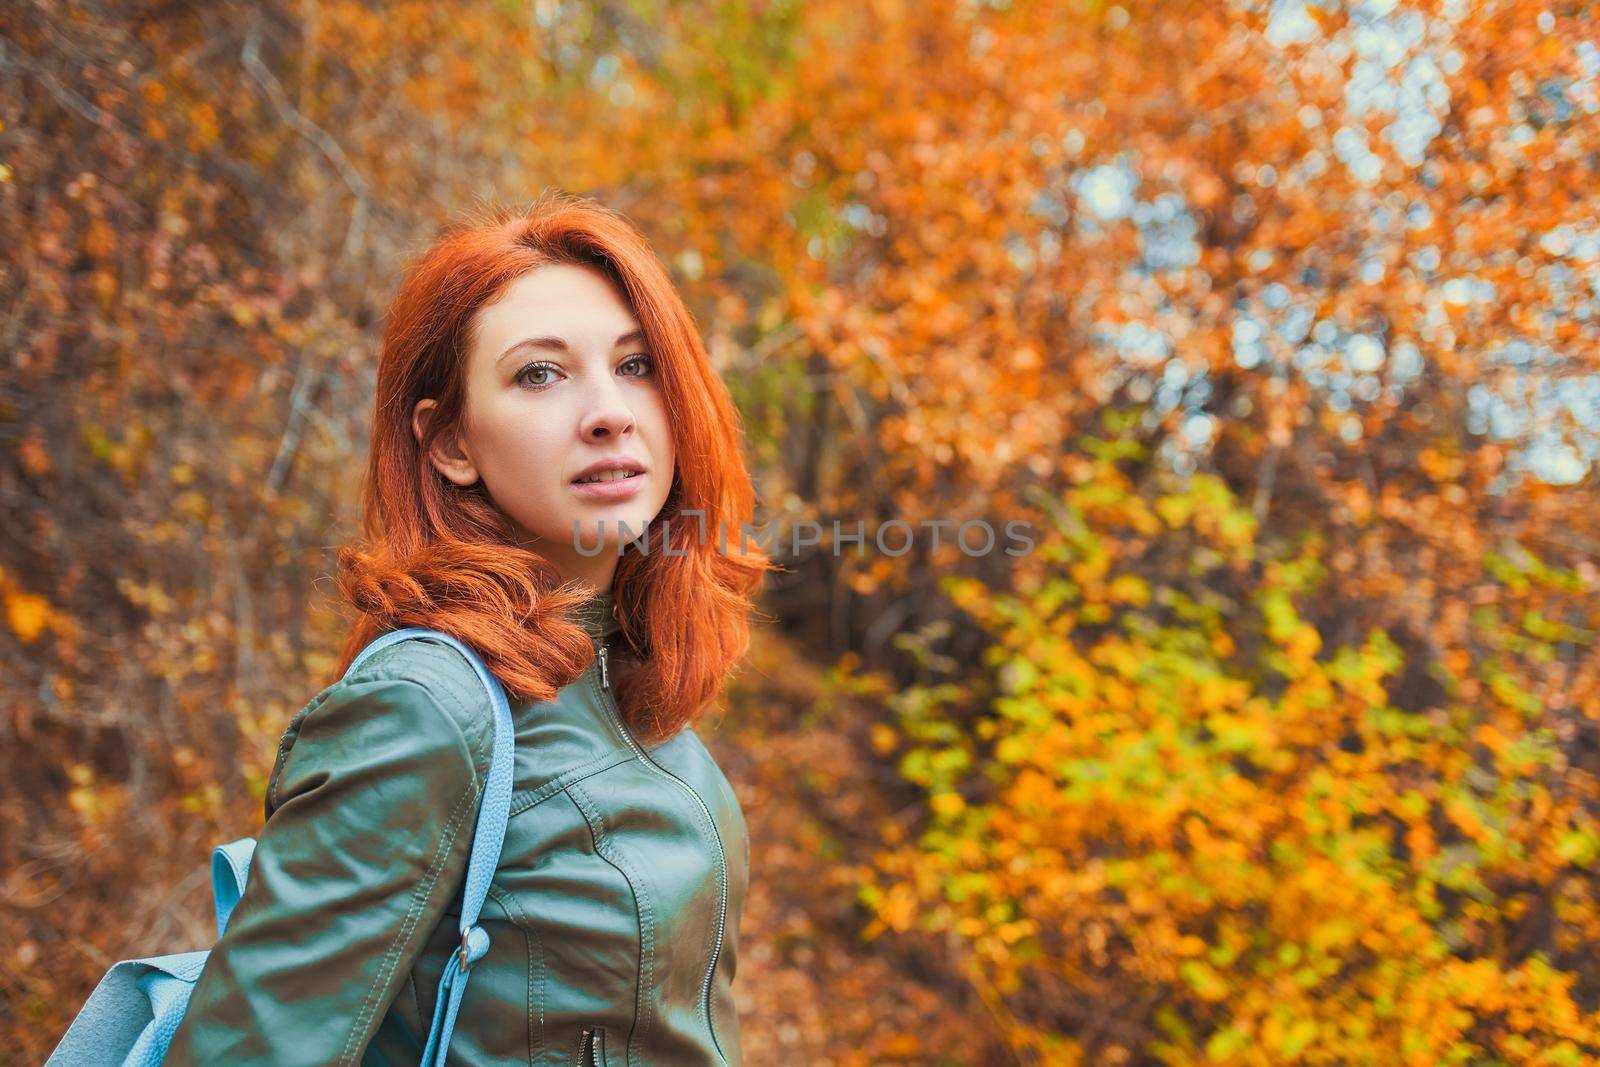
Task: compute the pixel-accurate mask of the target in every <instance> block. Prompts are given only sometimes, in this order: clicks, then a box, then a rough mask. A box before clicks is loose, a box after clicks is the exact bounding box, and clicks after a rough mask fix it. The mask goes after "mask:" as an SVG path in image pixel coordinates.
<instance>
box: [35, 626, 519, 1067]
mask: <svg viewBox="0 0 1600 1067" xmlns="http://www.w3.org/2000/svg"><path fill="white" fill-rule="evenodd" d="M415 637H428V638H432V639H434V640H437V641H443V642H444V643H446V644H448V645H450V646H451V647H453V648H454V649H456V650H457V651H458V652H460V653H461V654H462V655H463V656H465V657H467V661H468V662H470V663H471V664H472V666H473V668H474V669H475V670H476V671H477V672H478V679H479V680H480V681H481V682H483V685H484V688H485V689H487V690H488V691H489V700H490V702H491V703H492V704H493V706H494V752H493V757H492V759H491V762H490V765H489V784H488V788H487V789H485V790H484V794H483V802H482V806H481V807H480V808H479V810H478V825H477V829H476V831H475V832H474V833H473V837H472V858H471V860H470V861H469V862H468V864H467V882H466V889H465V891H464V896H463V898H462V902H461V927H460V928H461V950H460V951H459V952H457V953H456V954H455V955H453V956H451V957H450V963H449V965H448V966H446V967H445V970H444V974H443V975H442V976H441V977H440V979H439V996H438V1001H437V1006H436V1007H435V1009H434V1013H433V1024H432V1026H430V1027H429V1028H428V1043H427V1047H426V1048H425V1049H424V1051H423V1053H422V1062H423V1063H424V1064H426V1065H429V1067H433V1065H435V1064H437V1065H438V1067H444V1062H445V1055H446V1053H447V1052H448V1051H449V1048H450V1034H451V1033H452V1032H453V1031H454V1030H455V1025H456V1011H457V1009H459V1008H460V1006H461V995H462V993H464V992H465V991H466V988H467V978H468V977H469V976H470V975H471V973H472V972H471V968H472V964H473V963H474V962H476V961H477V960H478V959H480V958H481V957H482V956H483V954H484V953H485V952H487V951H488V950H489V935H488V933H487V932H486V931H485V930H484V929H483V928H482V927H481V926H478V925H477V921H478V912H479V910H480V909H481V908H482V907H483V902H484V898H485V897H487V896H488V894H489V880H490V879H491V878H492V877H493V876H494V872H495V868H496V867H497V866H498V865H499V862H500V846H501V844H502V843H503V842H504V841H505V836H506V817H507V816H508V815H509V814H510V811H511V769H512V755H513V752H512V748H513V745H514V744H515V742H514V740H513V735H512V730H511V706H510V705H509V704H508V703H507V701H506V694H505V690H504V689H502V688H501V687H500V683H499V681H497V680H496V679H495V677H494V675H493V674H491V673H489V669H488V668H487V667H485V666H484V665H483V661H482V660H480V659H479V658H478V656H477V654H476V653H474V652H473V651H472V650H471V649H470V648H468V647H467V646H466V645H465V644H463V643H462V642H460V641H458V640H456V639H455V638H454V637H451V636H450V635H449V634H444V633H440V632H438V631H437V630H428V629H423V628H422V627H418V626H412V627H407V628H406V629H403V630H395V631H393V632H391V633H386V634H383V635H382V636H380V637H378V638H376V639H374V640H373V641H372V643H370V644H369V645H367V647H366V648H364V649H362V650H361V652H360V654H358V655H357V656H356V658H355V659H354V660H353V661H352V662H351V664H350V668H349V670H347V671H345V674H344V676H345V677H346V678H348V677H349V676H350V674H351V672H353V671H354V670H355V669H356V668H357V667H359V666H360V665H361V663H362V661H364V660H365V659H366V658H367V657H369V656H371V655H372V654H373V653H374V652H377V651H378V650H379V649H382V648H387V647H388V646H389V645H392V644H394V643H395V642H397V641H405V640H407V639H409V638H415ZM255 847H256V842H255V839H254V838H251V837H244V838H240V839H239V840H237V841H232V842H229V843H228V844H226V845H220V846H218V847H217V849H216V850H215V851H214V852H213V853H212V855H211V891H212V898H213V901H214V903H215V906H216V912H217V936H218V937H219V938H220V937H221V936H222V935H223V933H224V932H225V931H226V930H227V928H228V916H229V915H231V914H232V913H233V909H234V906H235V905H236V904H238V903H239V899H240V897H242V896H243V895H244V887H245V880H246V878H247V877H248V875H249V873H250V857H251V855H252V853H254V851H255ZM210 955H211V950H210V949H200V950H198V951H195V952H177V953H173V954H172V955H168V956H147V957H145V958H143V959H136V960H123V961H121V962H120V963H118V964H117V965H116V966H114V967H112V968H111V970H109V971H107V972H106V975H105V977H104V978H102V979H101V980H100V984H99V985H97V986H95V988H94V992H93V993H91V994H90V995H89V999H88V1001H86V1002H85V1003H84V1006H83V1008H82V1010H81V1011H79V1012H78V1015H77V1017H76V1018H74V1019H73V1020H72V1025H71V1026H69V1027H68V1028H67V1032H66V1034H65V1035H64V1036H63V1037H62V1038H61V1043H60V1044H59V1045H57V1046H56V1050H55V1051H54V1052H52V1053H51V1054H50V1058H49V1059H48V1060H47V1061H45V1067H90V1065H92V1067H114V1065H121V1067H157V1065H159V1064H160V1063H161V1061H162V1060H163V1059H165V1058H166V1055H167V1045H168V1044H169V1043H170V1042H171V1041H172V1035H173V1034H175V1033H177V1031H178V1024H179V1023H181V1022H182V1021H183V1013H184V1010H185V1009H186V1008H187V1007H188V1006H189V994H190V993H191V992H192V991H193V990H194V985H195V982H196V981H197V980H198V979H199V977H200V972H201V971H202V970H203V969H204V968H205V965H206V959H207V957H209V956H210Z"/></svg>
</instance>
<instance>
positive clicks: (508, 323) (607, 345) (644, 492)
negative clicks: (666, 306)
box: [412, 264, 675, 590]
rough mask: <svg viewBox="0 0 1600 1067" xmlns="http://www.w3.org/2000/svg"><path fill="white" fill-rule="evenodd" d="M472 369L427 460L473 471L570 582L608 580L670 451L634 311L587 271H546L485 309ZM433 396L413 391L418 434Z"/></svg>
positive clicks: (643, 521)
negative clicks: (617, 471)
mask: <svg viewBox="0 0 1600 1067" xmlns="http://www.w3.org/2000/svg"><path fill="white" fill-rule="evenodd" d="M466 374H467V399H466V411H465V413H464V416H463V420H462V422H463V425H462V428H461V431H460V432H459V433H458V434H456V435H453V436H454V440H441V441H439V442H438V443H437V444H436V445H435V448H434V452H433V454H432V455H430V457H429V458H430V460H431V461H432V462H433V464H434V466H435V467H436V468H438V470H439V471H440V472H441V473H442V474H443V475H444V476H445V477H447V478H449V479H450V480H451V481H453V482H455V483H456V484H458V485H471V484H473V483H474V482H475V481H477V480H478V479H479V478H480V477H481V478H482V479H483V481H484V485H485V488H486V489H487V490H488V492H489V496H490V498H491V499H492V500H493V501H494V502H495V504H496V505H497V506H498V507H499V508H500V510H501V511H503V512H504V513H505V515H506V516H507V517H508V518H509V519H510V520H511V522H512V524H513V527H514V529H515V530H516V532H517V536H518V538H519V541H520V542H521V543H522V544H523V545H524V546H525V547H527V548H530V549H532V550H533V551H536V552H538V553H539V554H540V555H542V556H544V557H545V558H546V559H548V560H549V561H550V563H551V564H552V565H554V566H555V567H556V569H557V570H558V571H560V572H561V575H562V577H563V578H564V579H566V580H569V581H570V580H580V581H583V582H586V583H588V584H591V585H592V586H593V587H594V588H595V589H596V590H606V589H609V588H610V587H611V577H612V574H613V573H614V572H615V570H616V564H617V545H618V543H619V536H618V535H619V532H620V531H619V523H625V524H626V525H627V527H628V531H629V536H630V537H637V536H639V535H640V534H642V533H643V532H644V529H645V526H646V525H647V524H648V523H649V522H650V521H651V520H652V519H654V518H655V517H656V515H657V514H658V513H659V512H660V510H661V507H662V505H663V504H665V503H666V499H667V492H668V491H669V490H670V489H671V487H672V475H673V463H674V459H675V457H674V449H673V441H672V434H671V430H670V427H669V426H668V425H667V414H666V408H665V405H664V404H663V402H662V397H661V390H660V385H659V381H658V379H657V377H656V371H655V367H654V365H653V364H652V362H651V356H650V354H649V352H648V350H647V349H646V347H645V342H644V334H643V332H642V331H641V330H640V327H639V322H638V320H637V319H635V318H634V315H633V312H632V311H631V310H630V309H629V307H628V305H627V304H626V303H625V302H624V301H623V300H622V298H621V296H620V295H619V294H618V292H617V290H616V289H615V288H614V287H613V286H612V284H611V282H610V281H609V280H608V279H607V278H606V277H605V276H604V275H602V274H600V273H599V272H598V271H596V270H593V269H592V268H589V267H584V266H573V265H567V264H554V265H550V266H546V267H540V268H538V269H536V270H534V271H532V272H530V273H528V274H525V275H523V276H522V277H520V278H518V279H517V280H516V281H514V282H512V283H511V285H510V286H509V287H508V288H507V290H506V293H505V295H504V296H503V297H502V298H501V299H500V300H499V301H497V302H496V303H493V304H490V305H487V306H485V307H484V308H482V309H481V310H480V311H479V313H478V319H477V330H476V335H475V338H474V341H473V345H472V351H471V352H470V353H469V354H468V359H467V368H466ZM435 404H436V401H435V400H432V399H426V400H421V401H419V402H418V403H417V405H416V408H415V409H414V411H413V414H412V428H413V430H414V431H415V432H416V433H417V434H418V435H419V440H420V434H421V427H422V425H423V421H424V419H425V418H426V417H427V413H428V412H429V411H430V410H431V408H432V407H434V406H435ZM445 436H446V437H447V438H448V437H451V436H452V435H448V434H447V435H445ZM614 463H616V464H621V465H622V466H623V467H624V468H625V469H627V470H630V471H633V472H634V473H632V474H631V475H630V476H629V477H627V478H624V479H622V480H617V481H609V482H587V483H585V482H580V479H581V478H583V476H584V475H585V474H587V473H588V472H589V471H591V469H593V467H594V466H595V465H596V464H599V465H601V466H611V465H613V464H614ZM602 477H615V476H614V475H608V474H604V472H602ZM575 526H576V533H575V532H574V527H575ZM602 536H603V537H604V541H603V544H604V550H603V551H600V552H598V553H596V551H595V550H596V548H597V547H599V546H600V545H601V544H602V541H601V538H602ZM580 547H581V548H582V551H579V549H580Z"/></svg>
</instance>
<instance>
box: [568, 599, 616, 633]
mask: <svg viewBox="0 0 1600 1067" xmlns="http://www.w3.org/2000/svg"><path fill="white" fill-rule="evenodd" d="M574 621H576V622H577V623H578V624H579V625H581V626H582V627H583V628H584V630H585V631H586V632H587V633H588V634H589V636H590V637H592V638H594V639H595V640H596V641H603V640H605V639H606V638H607V637H610V636H611V635H612V634H614V633H616V632H617V631H618V630H620V629H622V622H621V620H619V619H618V618H617V602H616V597H615V595H614V594H613V593H612V592H611V590H609V589H607V590H605V591H604V592H601V593H596V594H595V595H594V596H592V597H590V598H589V599H588V600H585V601H584V602H583V603H582V604H580V605H579V606H578V608H577V611H576V614H575V620H574Z"/></svg>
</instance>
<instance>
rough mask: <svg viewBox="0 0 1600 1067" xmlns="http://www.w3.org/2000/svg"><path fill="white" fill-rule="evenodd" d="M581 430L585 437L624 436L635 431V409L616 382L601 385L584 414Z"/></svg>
mask: <svg viewBox="0 0 1600 1067" xmlns="http://www.w3.org/2000/svg"><path fill="white" fill-rule="evenodd" d="M581 432H582V434H583V437H584V438H585V439H600V438H605V437H622V436H624V435H626V434H629V433H631V432H633V411H632V410H631V409H630V408H629V407H628V405H627V402H626V401H625V400H624V399H623V396H622V390H621V389H619V388H618V387H617V386H616V385H615V384H608V385H606V386H602V387H601V389H600V390H599V394H598V395H597V396H596V397H595V400H594V403H593V404H592V405H591V407H590V408H589V412H588V414H587V415H585V416H584V420H583V427H582V430H581Z"/></svg>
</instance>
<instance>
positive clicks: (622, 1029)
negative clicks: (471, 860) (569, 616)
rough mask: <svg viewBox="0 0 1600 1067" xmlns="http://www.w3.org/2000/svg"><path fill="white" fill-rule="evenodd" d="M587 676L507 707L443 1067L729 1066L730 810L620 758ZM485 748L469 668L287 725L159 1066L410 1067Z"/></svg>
mask: <svg viewBox="0 0 1600 1067" xmlns="http://www.w3.org/2000/svg"><path fill="white" fill-rule="evenodd" d="M612 604H613V601H612V597H611V594H610V593H609V592H608V593H603V594H600V595H598V596H596V597H594V598H592V599H591V600H590V601H589V602H588V604H586V605H585V607H584V610H583V611H582V612H581V613H580V621H582V623H583V625H584V627H585V628H586V629H587V630H588V631H589V634H590V636H591V637H593V638H594V640H595V646H596V652H597V655H596V662H595V663H594V664H593V665H591V666H590V668H589V669H588V670H587V671H585V672H584V674H583V675H582V676H581V677H580V678H578V680H577V681H575V682H573V683H572V684H571V685H569V686H567V687H566V688H564V689H562V690H561V691H560V692H559V693H558V694H557V696H556V699H555V700H554V701H551V702H549V703H533V702H516V701H513V702H512V705H511V710H512V717H513V721H514V723H515V730H516V772H515V775H514V792H513V794H512V799H511V817H510V820H509V822H508V824H507V826H506V837H505V846H504V848H503V850H502V852H501V855H500V865H499V868H498V870H497V871H496V872H495V876H494V880H493V883H492V884H491V886H490V889H489V898H488V900H487V901H486V902H485V904H484V908H483V913H482V915H481V917H480V918H479V920H478V921H479V924H480V925H481V926H482V927H483V928H484V929H485V930H486V931H487V932H488V934H489V937H490V946H489V951H488V954H487V955H485V956H484V957H483V958H482V959H480V960H478V961H477V962H476V963H475V964H474V965H473V969H472V976H471V979H470V981H469V982H468V983H467V990H466V995H465V997H464V998H463V1000H462V1003H461V1010H460V1015H459V1017H458V1018H457V1020H456V1027H455V1034H454V1036H453V1038H452V1040H451V1042H450V1056H449V1062H450V1063H452V1064H456V1063H460V1064H490V1063H493V1064H504V1063H508V1062H517V1063H522V1062H526V1063H528V1064H548V1065H551V1067H555V1065H566V1067H573V1065H582V1067H593V1065H595V1064H606V1065H610V1067H618V1065H623V1064H628V1065H646V1064H648V1065H652V1067H679V1065H682V1067H689V1065H694V1067H704V1065H718V1067H723V1065H726V1067H739V1065H740V1064H741V1062H742V1060H741V1056H740V1050H739V1016H738V1011H737V1009H736V1006H735V1004H734V1001H733V993H732V988H731V986H732V982H733V977H734V970H735V967H736V964H737V944H738V932H739V922H740V916H741V914H742V913H743V909H744V899H745V889H746V886H747V884H748V880H749V844H750V842H749V835H748V832H747V830H746V828H745V822H744V816H743V813H742V812H741V811H740V809H739V802H738V800H737V799H736V798H735V797H734V794H733V789H732V788H731V787H730V786H729V784H728V780H727V779H726V778H725V777H724V776H723V774H722V772H721V770H720V769H719V768H718V767H717V765H716V762H715V761H714V760H713V759H712V757H711V754H710V753H709V752H707V751H706V748H705V746H704V745H703V744H702V743H701V741H700V738H699V737H698V736H697V735H696V734H695V732H694V731H693V729H686V730H684V731H683V732H681V733H679V734H678V735H677V736H676V737H674V738H673V739H672V740H670V741H668V742H666V743H664V744H661V745H658V746H655V747H653V748H651V749H648V750H645V749H642V748H641V747H640V745H639V744H638V742H637V741H636V740H635V739H634V738H633V736H632V734H631V733H630V732H629V731H628V730H627V729H626V728H625V727H624V726H623V725H622V722H621V716H620V715H619V713H618V709H617V704H616V701H615V699H614V698H613V696H612V694H611V691H610V684H609V683H610V678H609V669H608V664H607V660H606V654H607V652H606V644H607V640H608V639H609V638H610V636H611V635H612V634H614V633H615V632H616V630H617V629H618V623H617V621H616V619H615V616H614V614H613V611H612ZM492 737H493V723H492V718H491V714H490V711H489V703H488V698H487V695H486V694H485V693H484V691H483V687H482V685H481V684H480V683H479V681H478V679H477V676H476V675H475V674H474V673H473V669H472V667H471V665H470V664H469V663H468V662H467V661H466V659H465V658H463V657H462V656H461V654H460V653H458V652H457V651H456V650H454V649H452V648H450V647H448V646H447V645H444V644H442V643H439V642H435V641H426V640H413V641H401V642H398V643H397V644H395V645H394V646H392V647H390V648H386V649H384V650H382V651H380V652H378V653H376V654H374V655H373V656H372V657H371V658H370V659H369V660H367V661H366V662H364V663H363V664H362V665H361V667H360V669H359V670H357V671H356V672H354V673H352V674H351V675H350V676H349V677H347V678H345V679H343V680H341V681H339V682H336V683H335V684H334V685H332V686H329V687H328V688H327V689H325V690H324V691H323V692H321V693H319V694H318V695H317V696H316V697H315V698H314V699H313V700H312V701H311V703H309V704H308V705H306V707H305V708H304V709H302V710H301V711H300V712H299V714H297V715H296V716H295V717H294V720H293V721H292V722H291V723H290V724H289V728H288V730H287V731H286V732H285V734H284V736H283V740H282V742H281V744H280V745H279V751H278V758H277V763H276V765H275V766H274V768H273V771H272V776H271V778H270V779H269V782H268V786H267V796H266V814H267V822H266V826H265V827H264V828H263V829H262V831H261V833H260V834H259V835H258V838H257V844H256V850H255V856H254V858H253V859H252V861H251V865H250V874H249V881H248V884H247V885H246V888H245V893H244V897H243V899H241V900H240V902H239V904H238V906H237V908H236V909H235V910H234V912H233V915H232V917H231V918H230V920H229V923H228V929H227V933H226V935H224V936H223V937H222V938H221V939H219V940H218V941H217V942H216V944H215V946H214V947H213V948H212V950H211V955H210V958H209V960H208V961H207V964H206V968H205V970H204V971H203V972H202V973H201V975H200V978H199V980H198V982H197V983H196V985H195V987H194V992H193V994H192V996H191V999H190V1001H189V1007H188V1010H187V1012H186V1014H185V1016H184V1020H183V1024H182V1025H181V1026H180V1027H179V1028H178V1031H177V1033H176V1034H174V1035H173V1038H172V1043H171V1045H170V1046H169V1049H168V1052H167V1058H166V1061H165V1062H166V1063H167V1064H168V1065H172V1067H184V1065H189V1064H219V1065H220V1064H228V1065H241V1067H242V1065H249V1064H274V1065H280V1067H283V1065H291V1064H317V1065H328V1064H356V1063H360V1064H416V1063H418V1062H419V1060H420V1059H421V1054H422V1043H423V1040H424V1039H425V1038H426V1036H427V1030H428V1024H429V1022H430V1021H431V1019H432V1017H433V1010H434V999H435V996H436V993H437V990H438V984H439V976H440V974H441V973H442V972H443V970H444V966H445V962H446V960H447V959H448V957H449V954H450V953H451V952H452V951H454V950H455V949H456V948H457V943H458V941H459V934H458V933H457V928H456V924H457V917H458V916H459V915H460V912H461V898H462V888H463V882H464V880H465V877H466V867H467V856H468V854H469V852H470V846H471V842H472V831H473V827H474V825H475V822H476V818H477V811H478V801H479V797H480V794H481V792H482V790H483V788H484V785H485V783H486V781H487V778H488V772H489V757H490V743H491V741H492Z"/></svg>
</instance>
